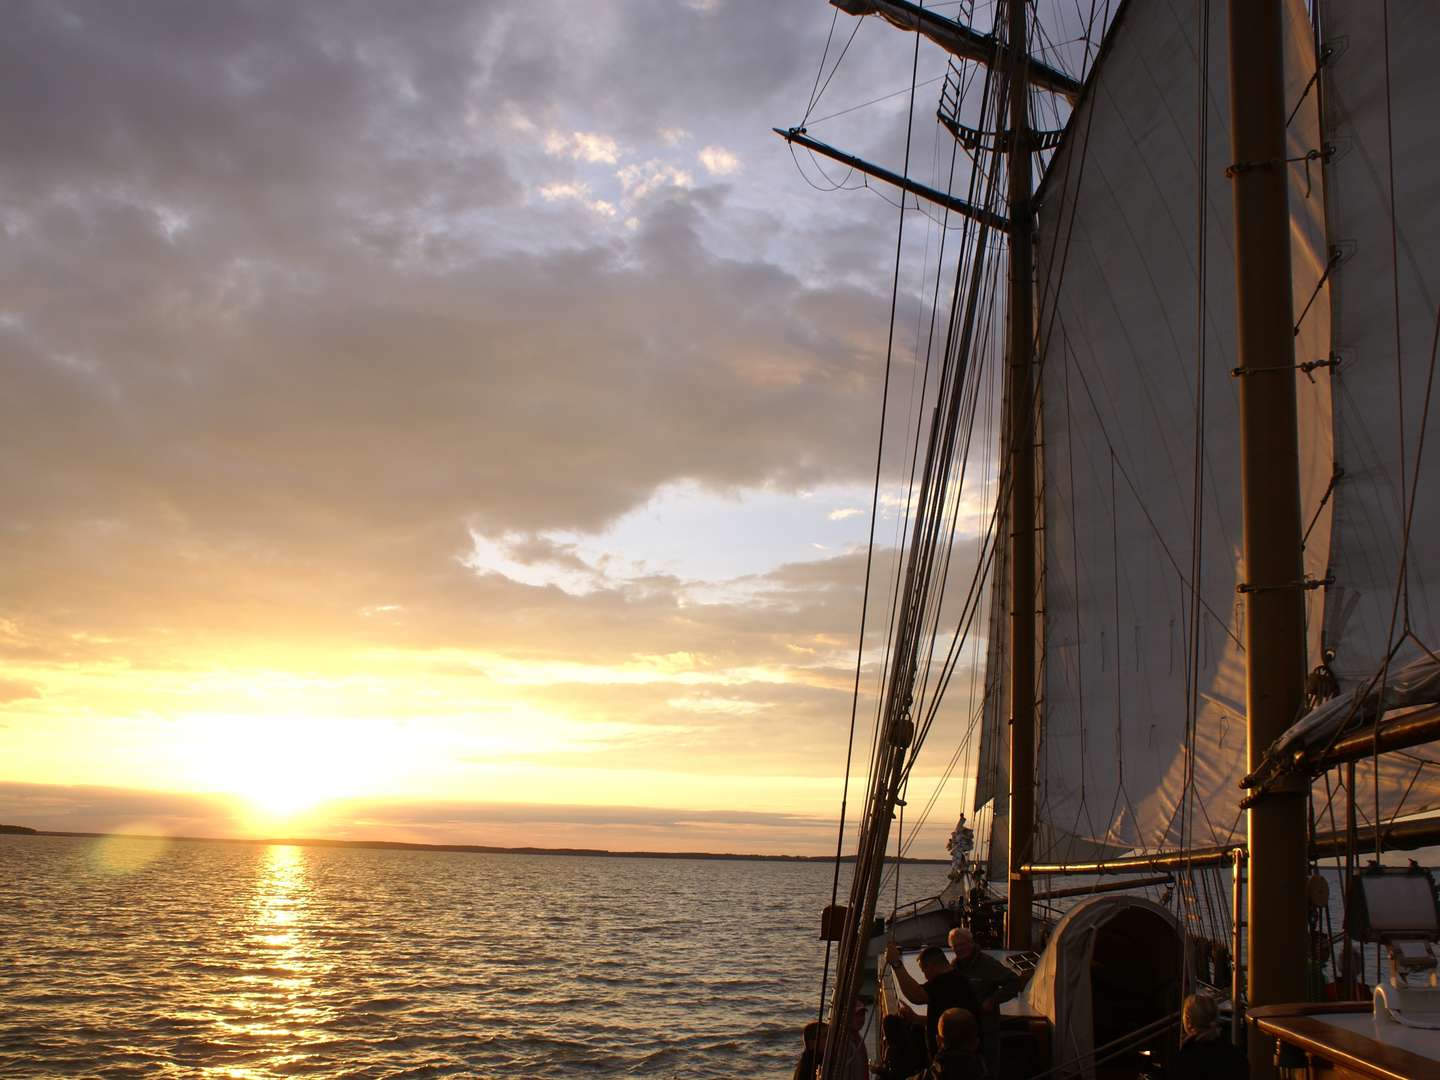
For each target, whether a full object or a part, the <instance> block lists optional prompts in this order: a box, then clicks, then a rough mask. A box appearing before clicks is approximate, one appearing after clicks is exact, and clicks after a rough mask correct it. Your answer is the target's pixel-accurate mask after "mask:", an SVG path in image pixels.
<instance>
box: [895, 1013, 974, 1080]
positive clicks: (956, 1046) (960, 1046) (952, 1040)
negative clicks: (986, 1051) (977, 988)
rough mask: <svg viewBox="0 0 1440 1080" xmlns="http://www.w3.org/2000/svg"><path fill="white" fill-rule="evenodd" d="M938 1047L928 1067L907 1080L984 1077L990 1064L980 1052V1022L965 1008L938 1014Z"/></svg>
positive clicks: (952, 1079) (962, 1079)
mask: <svg viewBox="0 0 1440 1080" xmlns="http://www.w3.org/2000/svg"><path fill="white" fill-rule="evenodd" d="M938 1030H939V1036H938V1037H939V1040H940V1042H939V1046H938V1048H937V1049H936V1052H935V1060H934V1061H932V1062H930V1067H929V1068H927V1069H925V1070H924V1071H922V1072H918V1073H916V1074H915V1075H914V1076H912V1077H911V1078H910V1080H987V1078H988V1077H989V1076H990V1075H991V1072H990V1067H989V1066H988V1065H986V1064H985V1058H984V1057H983V1056H982V1055H981V1053H980V1025H979V1024H977V1023H976V1022H975V1017H974V1015H973V1014H972V1013H970V1012H969V1011H968V1010H966V1009H946V1010H945V1011H944V1012H943V1013H941V1014H940V1023H939V1029H938Z"/></svg>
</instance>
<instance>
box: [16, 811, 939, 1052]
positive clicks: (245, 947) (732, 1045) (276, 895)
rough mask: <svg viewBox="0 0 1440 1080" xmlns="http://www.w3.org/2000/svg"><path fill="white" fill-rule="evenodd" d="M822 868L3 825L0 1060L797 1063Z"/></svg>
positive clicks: (818, 956)
mask: <svg viewBox="0 0 1440 1080" xmlns="http://www.w3.org/2000/svg"><path fill="white" fill-rule="evenodd" d="M831 873H832V871H831V868H830V867H829V866H827V865H825V864H814V863H769V862H731V861H711V860H658V859H609V858H588V857H569V856H564V857H562V856H526V855H480V854H470V853H458V852H428V851H372V850H351V849H341V848H307V847H290V846H262V845H250V844H216V843H203V842H177V843H167V842H164V841H145V840H119V839H108V840H87V839H75V838H64V837H22V836H0V1076H5V1077H36V1076H45V1077H50V1076H57V1075H60V1076H68V1075H98V1076H105V1077H129V1076H137V1077H138V1076H147V1077H149V1076H187V1077H188V1076H200V1077H256V1078H258V1077H276V1076H346V1077H422V1076H507V1077H529V1076H535V1077H543V1076H575V1075H582V1076H583V1075H588V1076H662V1077H671V1076H673V1077H696V1078H699V1077H734V1076H770V1077H786V1076H789V1074H790V1070H791V1069H792V1068H793V1066H794V1061H795V1057H796V1054H797V1052H798V1046H799V1038H798V1034H797V1033H798V1030H799V1028H800V1026H801V1025H802V1024H803V1023H804V1022H805V1021H806V1020H807V1019H810V1018H811V1017H812V1016H813V1014H814V1011H815V1007H816V1003H817V1001H818V996H819V981H820V969H821V964H822V958H823V955H824V952H823V948H824V947H823V945H821V944H820V943H819V942H817V941H816V940H815V934H816V927H817V925H818V920H819V911H820V909H821V907H823V906H824V904H825V903H827V902H828V900H829V894H830V881H831ZM943 880H944V868H943V867H939V866H924V867H914V868H912V867H906V868H905V869H904V872H903V876H902V886H901V893H902V896H923V895H933V894H934V893H935V892H937V891H938V890H939V888H940V887H941V885H943ZM842 888H843V884H842Z"/></svg>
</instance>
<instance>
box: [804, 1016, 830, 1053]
mask: <svg viewBox="0 0 1440 1080" xmlns="http://www.w3.org/2000/svg"><path fill="white" fill-rule="evenodd" d="M801 1034H802V1035H803V1037H804V1039H805V1049H806V1050H818V1049H820V1048H821V1047H822V1046H824V1045H825V1025H824V1024H822V1023H821V1022H820V1021H819V1020H811V1021H810V1022H809V1023H808V1024H806V1025H805V1029H804V1031H803V1032H802V1033H801Z"/></svg>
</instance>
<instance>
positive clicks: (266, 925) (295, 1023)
mask: <svg viewBox="0 0 1440 1080" xmlns="http://www.w3.org/2000/svg"><path fill="white" fill-rule="evenodd" d="M255 869H256V874H255V886H254V894H253V900H252V902H251V909H250V916H249V919H248V923H249V925H248V928H247V929H248V934H247V938H248V941H247V950H246V951H247V953H248V954H249V956H250V958H251V965H250V967H251V969H250V970H249V971H246V972H244V973H242V974H240V975H239V976H238V978H237V979H236V982H237V983H238V984H239V986H240V989H239V990H238V991H237V992H234V993H231V994H229V995H228V996H227V1001H228V1003H229V1004H230V1005H231V1006H232V1007H235V1008H238V1009H239V1010H240V1012H239V1015H238V1016H236V1017H235V1018H234V1019H232V1020H228V1021H226V1022H225V1023H224V1025H223V1026H224V1027H225V1028H226V1029H227V1030H228V1031H229V1033H230V1034H232V1035H235V1036H239V1037H241V1038H244V1039H247V1040H258V1039H274V1038H293V1037H296V1036H297V1035H299V1034H301V1033H303V1032H307V1031H310V1030H311V1029H312V1028H313V1026H314V1025H315V1024H317V1023H321V1022H324V1021H325V1020H328V1019H330V1018H331V1017H332V1016H333V1015H334V1009H333V1008H331V1007H330V1006H329V1005H327V1004H326V1003H325V994H324V993H323V992H322V991H321V990H320V985H319V984H320V983H321V982H322V981H323V979H324V977H325V975H327V974H328V973H329V971H330V965H329V964H328V963H327V962H326V961H325V959H324V958H323V955H322V954H321V953H320V952H319V951H318V950H317V949H316V948H315V946H314V942H313V940H312V929H313V928H312V927H311V926H310V925H309V919H308V915H309V905H310V889H311V882H310V875H309V865H308V861H307V854H306V851H305V850H304V849H303V848H299V847H294V846H291V845H288V844H272V845H270V846H269V847H266V848H265V849H264V850H263V851H262V852H261V853H260V858H259V860H258V861H257V864H256V868H255ZM211 1074H212V1075H217V1076H221V1075H223V1076H248V1075H250V1074H249V1073H246V1072H244V1071H240V1072H234V1071H228V1070H226V1071H212V1072H211ZM255 1075H260V1074H255ZM264 1075H270V1074H268V1073H266V1074H264Z"/></svg>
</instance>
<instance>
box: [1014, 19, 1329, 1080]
mask: <svg viewBox="0 0 1440 1080" xmlns="http://www.w3.org/2000/svg"><path fill="white" fill-rule="evenodd" d="M1228 6H1229V19H1230V34H1229V37H1230V41H1229V46H1230V49H1229V51H1230V146H1231V162H1232V163H1231V166H1230V168H1229V169H1228V170H1227V171H1226V172H1227V175H1228V176H1229V177H1230V178H1231V192H1232V197H1233V200H1234V206H1235V278H1236V323H1237V327H1236V329H1237V333H1236V345H1237V354H1238V355H1237V359H1238V361H1239V366H1240V367H1242V368H1245V369H1247V370H1249V371H1251V372H1252V375H1251V377H1249V378H1246V379H1242V380H1240V489H1241V504H1242V508H1243V520H1244V524H1243V537H1244V541H1243V543H1244V563H1243V565H1244V571H1243V572H1244V575H1245V579H1246V584H1248V585H1249V586H1251V587H1252V591H1250V592H1248V593H1247V594H1246V596H1245V656H1246V685H1245V712H1246V719H1247V732H1246V746H1247V762H1246V766H1247V769H1248V770H1249V771H1252V772H1253V771H1254V770H1255V769H1256V768H1257V767H1258V766H1259V764H1260V762H1261V761H1262V760H1263V758H1264V755H1265V749H1266V747H1268V746H1269V745H1270V744H1271V743H1272V742H1274V741H1275V739H1276V738H1278V737H1279V736H1280V735H1281V734H1282V733H1283V732H1284V731H1285V729H1286V728H1288V727H1289V726H1290V724H1291V723H1293V722H1294V720H1295V717H1297V716H1298V715H1300V711H1301V707H1302V705H1303V702H1304V693H1305V611H1304V600H1303V594H1302V592H1301V590H1300V588H1299V587H1298V586H1297V585H1295V584H1294V583H1298V582H1300V581H1302V580H1303V578H1304V576H1305V571H1304V566H1303V564H1302V559H1301V528H1302V526H1301V521H1300V483H1299V464H1300V463H1299V450H1298V445H1299V439H1298V434H1297V432H1298V423H1297V420H1296V406H1295V373H1294V371H1293V365H1294V363H1295V342H1294V319H1293V314H1294V308H1293V306H1292V305H1293V297H1292V295H1291V286H1290V272H1291V271H1290V209H1289V199H1288V193H1287V191H1286V182H1287V167H1286V165H1285V112H1286V102H1285V80H1284V36H1283V18H1284V4H1283V3H1282V0H1229V5H1228ZM1012 213H1013V211H1012ZM1277 586H1278V587H1277ZM1307 790H1308V784H1307V783H1306V782H1305V779H1304V778H1303V777H1300V776H1295V777H1290V778H1287V779H1285V780H1283V781H1281V782H1279V783H1277V784H1275V785H1272V786H1271V787H1270V789H1269V790H1268V791H1267V792H1266V793H1265V794H1264V796H1263V797H1262V798H1260V799H1258V800H1256V802H1255V803H1254V805H1252V806H1251V807H1250V808H1249V810H1248V811H1247V812H1246V813H1247V815H1248V818H1247V824H1248V833H1249V853H1250V860H1249V862H1250V865H1249V882H1248V885H1249V888H1248V898H1249V919H1248V922H1249V927H1248V934H1249V937H1248V945H1249V951H1248V952H1249V961H1250V962H1249V986H1248V996H1249V1002H1250V1004H1251V1005H1271V1004H1276V1003H1278V1002H1284V1001H1302V1000H1304V998H1305V966H1306V957H1307V952H1308V947H1307V945H1308V943H1307V940H1306V939H1307V936H1308V933H1307V932H1308V925H1309V923H1308V919H1307V912H1306V901H1305V882H1306V879H1307V877H1308V867H1307V865H1306V858H1307V855H1308V850H1307V843H1306V834H1305V830H1306V794H1307ZM1272 1047H1273V1040H1271V1039H1270V1038H1268V1037H1266V1036H1264V1035H1262V1034H1261V1033H1260V1032H1259V1030H1258V1029H1256V1028H1253V1027H1252V1028H1251V1030H1250V1054H1249V1057H1250V1067H1251V1075H1252V1076H1256V1077H1257V1078H1258V1077H1269V1076H1273V1075H1274V1065H1273V1063H1272V1060H1271V1057H1272Z"/></svg>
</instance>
